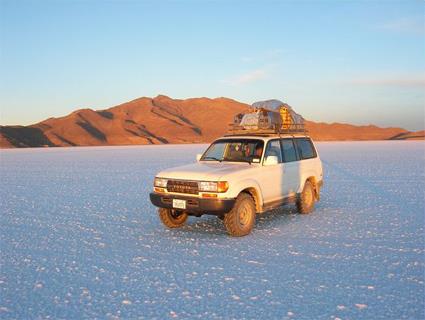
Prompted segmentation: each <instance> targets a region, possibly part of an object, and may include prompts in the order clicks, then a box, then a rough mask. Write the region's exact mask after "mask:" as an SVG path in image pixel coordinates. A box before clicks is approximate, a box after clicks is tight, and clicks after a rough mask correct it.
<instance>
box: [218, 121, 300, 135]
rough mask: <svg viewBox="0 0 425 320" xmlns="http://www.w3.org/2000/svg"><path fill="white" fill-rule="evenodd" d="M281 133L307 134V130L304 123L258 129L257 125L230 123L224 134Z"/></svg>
mask: <svg viewBox="0 0 425 320" xmlns="http://www.w3.org/2000/svg"><path fill="white" fill-rule="evenodd" d="M281 134H302V135H307V134H308V131H307V129H306V128H305V125H304V123H302V124H290V125H284V126H282V127H280V128H278V127H276V128H274V129H258V128H257V127H252V128H249V127H248V128H246V127H242V126H237V125H234V124H230V128H229V130H228V133H226V134H225V136H226V137H227V136H236V135H250V136H251V135H252V136H264V135H266V136H269V135H281Z"/></svg>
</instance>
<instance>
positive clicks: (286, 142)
mask: <svg viewBox="0 0 425 320" xmlns="http://www.w3.org/2000/svg"><path fill="white" fill-rule="evenodd" d="M281 142H282V150H283V161H284V162H292V161H297V151H296V150H295V146H294V143H293V142H292V139H282V140H281Z"/></svg>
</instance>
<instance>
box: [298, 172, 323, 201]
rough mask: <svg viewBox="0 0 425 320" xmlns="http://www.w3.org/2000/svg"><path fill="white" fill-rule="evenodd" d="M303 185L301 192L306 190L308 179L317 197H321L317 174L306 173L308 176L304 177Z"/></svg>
mask: <svg viewBox="0 0 425 320" xmlns="http://www.w3.org/2000/svg"><path fill="white" fill-rule="evenodd" d="M302 181H303V182H302V186H301V188H300V192H302V191H303V190H304V185H305V183H306V182H307V181H309V182H310V183H311V184H312V185H313V189H314V193H315V196H316V199H317V198H318V197H319V190H318V180H317V178H316V176H314V175H306V178H304V179H302Z"/></svg>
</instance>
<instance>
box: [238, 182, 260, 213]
mask: <svg viewBox="0 0 425 320" xmlns="http://www.w3.org/2000/svg"><path fill="white" fill-rule="evenodd" d="M240 193H246V194H249V195H250V196H251V197H252V199H253V200H254V205H255V211H256V213H258V212H261V209H262V201H261V196H260V194H259V191H258V190H257V189H256V188H255V187H248V188H245V189H243V190H242V191H241V192H240Z"/></svg>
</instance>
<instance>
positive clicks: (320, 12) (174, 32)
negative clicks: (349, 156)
mask: <svg viewBox="0 0 425 320" xmlns="http://www.w3.org/2000/svg"><path fill="white" fill-rule="evenodd" d="M0 5H1V7H0V48H1V52H0V103H1V105H0V106H1V108H0V123H1V124H31V123H35V122H38V121H40V120H43V119H45V118H48V117H50V116H62V115H66V114H68V113H69V112H71V111H73V110H75V109H78V108H93V109H102V108H107V107H110V106H113V105H116V104H119V103H122V102H125V101H128V100H132V99H135V98H138V97H141V96H156V95H157V94H165V95H168V96H171V97H173V98H188V97H203V96H206V97H211V98H213V97H220V96H225V97H229V98H234V99H236V100H239V101H243V102H246V103H253V102H255V101H257V100H262V99H270V98H276V99H280V100H283V101H286V102H287V103H289V104H290V105H292V106H293V107H294V108H295V110H297V111H298V112H300V113H301V114H303V115H304V117H306V118H308V119H312V120H316V121H325V122H348V123H355V124H369V123H373V124H377V125H380V126H401V127H404V128H407V129H410V130H419V129H423V128H424V127H425V124H424V113H425V110H424V108H425V3H424V2H423V1H388V2H384V1H376V2H375V1H352V2H350V1H304V2H303V1H301V2H299V1H288V2H284V1H282V2H278V1H163V2H161V1H16V0H15V1H6V0H0Z"/></svg>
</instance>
